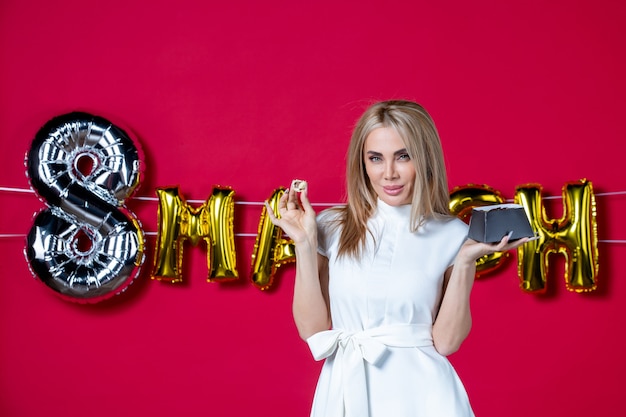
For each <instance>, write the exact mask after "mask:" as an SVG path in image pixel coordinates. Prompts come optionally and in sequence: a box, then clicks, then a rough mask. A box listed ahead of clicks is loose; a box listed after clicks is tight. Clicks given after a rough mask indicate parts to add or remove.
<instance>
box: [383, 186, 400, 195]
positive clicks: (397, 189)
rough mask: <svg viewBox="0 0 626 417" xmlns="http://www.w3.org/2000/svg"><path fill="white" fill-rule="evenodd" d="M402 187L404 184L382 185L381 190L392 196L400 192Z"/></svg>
mask: <svg viewBox="0 0 626 417" xmlns="http://www.w3.org/2000/svg"><path fill="white" fill-rule="evenodd" d="M403 188H404V186H402V185H389V186H386V187H383V190H384V191H385V194H387V195H391V196H394V195H398V194H400V193H401V192H402V189H403Z"/></svg>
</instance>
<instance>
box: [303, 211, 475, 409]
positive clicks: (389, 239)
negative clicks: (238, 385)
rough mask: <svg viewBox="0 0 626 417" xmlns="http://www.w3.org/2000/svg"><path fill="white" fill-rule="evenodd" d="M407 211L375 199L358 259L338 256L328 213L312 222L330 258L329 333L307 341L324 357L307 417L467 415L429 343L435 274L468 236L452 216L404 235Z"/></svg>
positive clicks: (460, 390) (437, 290)
mask: <svg viewBox="0 0 626 417" xmlns="http://www.w3.org/2000/svg"><path fill="white" fill-rule="evenodd" d="M410 210H411V207H410V205H406V206H401V207H392V206H389V205H387V204H385V203H384V202H382V201H381V200H378V209H377V212H376V213H375V215H374V216H373V217H372V219H370V221H369V223H368V227H369V229H370V230H371V231H372V232H373V234H374V236H375V237H376V238H375V239H373V238H372V237H371V236H369V234H368V238H367V243H366V247H365V250H364V251H363V255H362V259H361V260H360V261H355V260H354V259H351V258H349V257H343V258H341V259H337V246H338V237H339V230H338V228H337V227H332V221H333V220H334V219H336V218H337V212H336V211H329V210H327V211H324V212H322V213H320V214H319V216H318V228H319V232H318V237H319V242H320V246H319V248H318V250H319V252H320V253H321V254H322V255H324V256H326V257H327V258H328V260H329V273H330V280H329V292H330V311H331V316H332V323H333V328H332V330H328V331H323V332H320V333H317V334H315V335H313V336H311V337H310V338H309V339H308V340H307V343H308V344H309V347H310V348H311V351H312V353H313V356H314V357H315V358H316V359H317V360H322V359H325V360H326V362H325V363H324V365H323V367H322V371H321V374H320V377H319V381H318V384H317V388H316V390H315V397H314V400H313V407H312V410H311V416H312V417H340V416H347V417H469V416H473V415H474V414H473V412H472V409H471V407H470V404H469V400H468V397H467V393H466V392H465V388H464V387H463V385H462V383H461V381H460V380H459V377H458V376H457V374H456V372H455V370H454V369H453V367H452V365H451V364H450V362H449V361H448V360H447V359H446V357H444V356H442V355H440V354H439V353H438V352H437V351H436V350H435V348H434V346H433V341H432V323H433V320H434V318H435V315H436V311H437V307H438V305H439V303H440V300H441V297H442V292H443V291H442V284H443V275H444V272H445V271H446V269H447V268H448V267H449V266H450V265H452V263H453V261H454V258H455V256H456V254H457V252H458V250H459V248H460V246H461V244H462V243H463V241H464V239H465V237H466V236H467V225H466V224H465V223H463V222H462V221H461V220H459V219H457V218H452V219H451V220H449V221H443V220H431V221H428V222H426V223H425V225H423V226H422V227H420V228H419V229H418V231H417V232H414V233H412V232H411V231H410V229H409V219H410Z"/></svg>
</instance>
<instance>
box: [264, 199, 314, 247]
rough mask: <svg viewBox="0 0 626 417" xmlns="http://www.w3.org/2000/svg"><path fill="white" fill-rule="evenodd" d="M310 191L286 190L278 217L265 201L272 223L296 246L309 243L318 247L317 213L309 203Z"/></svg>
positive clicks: (279, 202) (280, 201) (279, 204)
mask: <svg viewBox="0 0 626 417" xmlns="http://www.w3.org/2000/svg"><path fill="white" fill-rule="evenodd" d="M308 191H309V190H308V188H305V189H304V190H303V191H302V192H300V193H298V192H296V190H295V189H294V188H293V187H292V188H290V189H288V190H286V191H285V193H284V194H283V195H282V197H281V198H280V200H279V201H278V214H279V215H278V216H277V215H276V214H275V213H274V211H273V210H272V207H271V206H270V204H269V202H268V201H265V208H266V210H267V214H268V216H269V217H270V220H271V221H272V223H273V224H274V225H275V226H278V227H280V228H281V229H282V230H283V232H285V233H286V234H287V235H288V236H289V237H290V238H291V239H292V240H293V242H294V243H295V244H296V245H298V244H301V243H309V244H311V245H314V246H313V247H316V246H317V222H316V213H315V210H314V209H313V206H311V203H310V202H309V197H308ZM298 194H300V198H298Z"/></svg>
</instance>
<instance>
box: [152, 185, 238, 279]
mask: <svg viewBox="0 0 626 417" xmlns="http://www.w3.org/2000/svg"><path fill="white" fill-rule="evenodd" d="M233 194H234V191H232V190H231V189H224V188H215V189H213V192H212V194H211V197H210V198H209V199H208V200H207V202H206V203H204V204H203V205H202V206H200V207H198V208H193V207H191V206H189V205H188V204H187V202H186V201H185V200H184V199H183V198H182V197H181V196H180V195H179V192H178V188H177V187H174V188H158V189H157V195H158V196H159V233H158V236H157V246H156V253H155V255H154V269H153V272H152V278H156V279H158V280H167V281H171V282H180V281H182V267H183V243H184V241H185V240H189V241H190V242H191V243H192V244H193V245H194V246H195V245H197V244H198V242H199V240H200V239H201V238H202V239H204V240H205V241H206V243H207V264H208V267H209V271H210V273H209V277H208V281H213V280H231V279H236V278H237V277H238V274H237V270H236V266H235V265H236V256H235V234H234V232H233V215H234V206H235V203H234V202H233Z"/></svg>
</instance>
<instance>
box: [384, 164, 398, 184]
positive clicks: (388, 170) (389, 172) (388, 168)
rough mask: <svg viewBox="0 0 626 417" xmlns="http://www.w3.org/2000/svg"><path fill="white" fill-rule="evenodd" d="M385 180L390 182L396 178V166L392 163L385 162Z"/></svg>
mask: <svg viewBox="0 0 626 417" xmlns="http://www.w3.org/2000/svg"><path fill="white" fill-rule="evenodd" d="M384 175H385V179H386V180H391V179H394V178H396V164H395V163H394V162H387V163H386V164H385V173H384Z"/></svg>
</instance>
